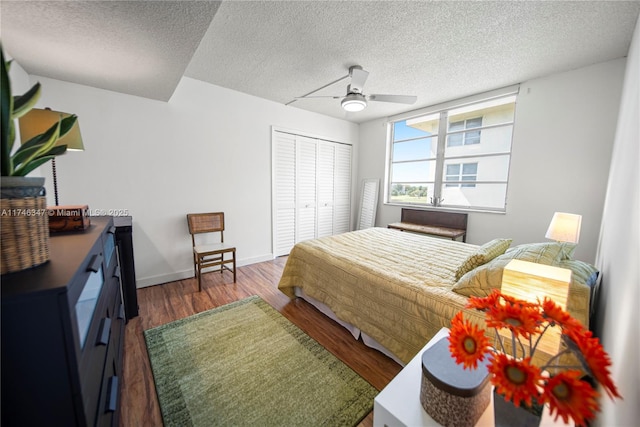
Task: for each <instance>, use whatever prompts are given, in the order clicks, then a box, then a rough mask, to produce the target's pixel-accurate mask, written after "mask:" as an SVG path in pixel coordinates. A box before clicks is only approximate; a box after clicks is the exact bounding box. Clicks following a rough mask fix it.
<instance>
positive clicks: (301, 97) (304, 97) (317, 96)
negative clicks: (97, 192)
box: [295, 95, 344, 99]
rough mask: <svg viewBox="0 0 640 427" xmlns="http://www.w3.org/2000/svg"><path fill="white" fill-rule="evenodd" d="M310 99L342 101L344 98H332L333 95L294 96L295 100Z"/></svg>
mask: <svg viewBox="0 0 640 427" xmlns="http://www.w3.org/2000/svg"><path fill="white" fill-rule="evenodd" d="M311 98H332V99H342V98H344V96H333V95H315V96H296V97H295V99H311Z"/></svg>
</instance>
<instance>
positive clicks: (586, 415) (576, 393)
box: [542, 370, 600, 426]
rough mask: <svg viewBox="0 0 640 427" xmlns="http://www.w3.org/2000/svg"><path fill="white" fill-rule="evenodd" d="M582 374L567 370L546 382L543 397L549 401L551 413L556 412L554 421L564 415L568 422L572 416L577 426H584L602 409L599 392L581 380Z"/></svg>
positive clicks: (565, 420) (546, 401)
mask: <svg viewBox="0 0 640 427" xmlns="http://www.w3.org/2000/svg"><path fill="white" fill-rule="evenodd" d="M580 376H582V372H580V371H576V370H572V371H565V372H561V373H559V374H558V375H554V376H553V377H551V378H549V380H548V381H547V383H546V384H545V386H544V392H543V396H542V399H543V401H544V402H545V403H549V410H550V412H551V415H553V414H554V413H555V414H556V417H555V419H554V421H555V420H557V419H558V417H562V421H564V423H565V424H566V423H568V422H569V418H571V419H573V421H574V422H575V423H576V425H577V426H584V425H586V422H587V421H588V420H590V419H593V418H594V417H595V413H596V412H597V411H598V410H599V409H600V408H599V406H598V401H597V397H598V393H597V392H596V391H595V390H594V389H593V388H592V387H591V385H590V384H589V383H587V382H586V381H581V380H580Z"/></svg>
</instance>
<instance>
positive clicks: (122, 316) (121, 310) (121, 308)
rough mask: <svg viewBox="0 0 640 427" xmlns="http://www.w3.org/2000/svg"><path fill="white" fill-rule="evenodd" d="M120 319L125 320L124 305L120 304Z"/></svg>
mask: <svg viewBox="0 0 640 427" xmlns="http://www.w3.org/2000/svg"><path fill="white" fill-rule="evenodd" d="M118 319H124V305H122V304H120V310H118Z"/></svg>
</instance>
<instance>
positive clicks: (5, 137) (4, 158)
mask: <svg viewBox="0 0 640 427" xmlns="http://www.w3.org/2000/svg"><path fill="white" fill-rule="evenodd" d="M0 56H1V58H0V63H1V66H2V67H1V68H2V70H1V74H2V75H1V76H0V80H1V87H0V104H1V105H0V110H1V111H0V133H1V140H0V147H2V148H1V149H0V169H1V171H0V173H1V174H2V176H9V175H11V174H12V172H13V168H12V166H11V150H12V149H13V141H14V138H12V135H15V133H12V132H11V127H12V126H11V124H12V121H11V110H12V108H13V97H12V96H11V84H10V83H9V71H8V68H9V64H8V63H7V62H6V61H5V60H4V49H2V45H0Z"/></svg>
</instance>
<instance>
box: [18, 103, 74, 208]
mask: <svg viewBox="0 0 640 427" xmlns="http://www.w3.org/2000/svg"><path fill="white" fill-rule="evenodd" d="M69 116H71V114H69V113H62V112H60V111H53V110H51V109H49V108H45V109H39V108H34V109H32V110H31V111H29V112H28V113H27V114H25V115H24V116H22V117H21V118H20V139H21V141H22V144H24V143H25V142H27V141H29V140H30V139H31V138H33V137H35V136H37V135H40V134H42V133H44V132H46V131H47V129H49V128H50V127H51V126H53V125H54V124H55V123H57V122H58V121H59V120H60V119H64V118H66V117H69ZM55 145H56V146H60V145H66V146H67V150H71V151H83V150H84V145H83V144H82V136H81V135H80V125H79V124H78V120H76V123H75V124H74V125H73V127H72V128H71V130H70V131H69V132H68V133H67V134H66V135H65V136H63V137H62V138H60V139H58V140H57V141H56V144H55ZM51 168H52V172H53V193H54V196H55V202H56V206H59V203H58V178H57V174H56V158H55V157H54V158H53V159H51Z"/></svg>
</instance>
